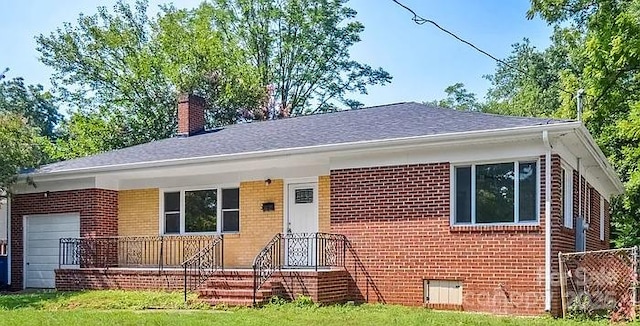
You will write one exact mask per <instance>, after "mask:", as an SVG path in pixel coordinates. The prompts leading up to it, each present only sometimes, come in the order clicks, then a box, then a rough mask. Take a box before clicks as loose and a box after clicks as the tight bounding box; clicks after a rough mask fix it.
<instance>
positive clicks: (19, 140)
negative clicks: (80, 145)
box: [0, 112, 43, 197]
mask: <svg viewBox="0 0 640 326" xmlns="http://www.w3.org/2000/svg"><path fill="white" fill-rule="evenodd" d="M42 141H43V140H42V138H41V137H40V136H39V135H38V132H37V130H36V129H35V128H33V127H31V126H30V125H29V123H28V122H27V119H26V118H23V117H22V116H20V115H18V114H15V113H6V112H4V113H3V112H0V197H3V196H6V195H8V194H11V188H12V186H13V185H14V184H15V182H16V181H17V175H18V173H19V172H20V171H21V170H23V169H25V168H33V167H36V166H37V165H38V163H39V162H40V160H41V158H42V156H41V151H40V144H41V143H42Z"/></svg>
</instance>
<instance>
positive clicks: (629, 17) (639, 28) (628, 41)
mask: <svg viewBox="0 0 640 326" xmlns="http://www.w3.org/2000/svg"><path fill="white" fill-rule="evenodd" d="M535 15H539V16H540V17H542V18H543V19H544V20H546V21H547V22H548V23H550V24H553V25H555V26H556V33H555V34H554V37H555V38H552V41H553V44H552V46H551V47H550V49H548V50H545V51H544V52H542V53H540V54H543V55H544V54H546V53H547V52H549V51H555V52H552V54H554V55H553V56H549V57H548V59H550V60H548V62H549V63H553V64H551V66H550V69H547V70H545V71H548V72H549V73H550V75H551V77H552V78H553V79H555V80H556V81H557V82H558V84H556V85H557V86H560V87H562V88H564V89H568V90H570V91H571V92H575V91H576V90H577V89H578V88H583V89H585V92H586V94H587V97H586V101H585V102H586V103H585V104H586V105H585V112H584V115H583V119H584V122H585V124H586V125H587V128H589V130H590V131H591V133H592V134H593V135H594V137H595V138H596V140H597V142H598V144H599V145H600V146H601V147H602V148H603V150H604V152H605V154H607V155H608V156H609V158H610V159H611V160H612V162H613V163H614V166H615V167H616V169H617V170H618V172H619V174H620V175H621V177H622V179H623V181H624V182H625V186H626V192H625V194H624V195H623V196H621V197H620V198H618V199H617V200H614V201H613V208H612V213H613V225H614V229H615V230H614V236H615V238H614V241H615V244H616V245H618V246H630V245H638V244H640V237H638V236H639V235H640V233H639V232H640V231H638V230H640V166H639V164H638V162H639V161H638V159H639V158H640V137H638V129H637V126H638V125H639V124H640V118H638V117H640V113H638V111H640V110H639V108H640V51H638V49H639V48H640V1H639V0H628V1H616V0H589V1H587V0H532V1H531V9H530V10H529V12H528V16H529V17H530V18H531V17H533V16H535ZM558 31H561V32H562V33H559V32H558ZM557 68H559V69H557ZM499 84H500V83H499ZM501 86H505V87H509V85H508V83H505V84H504V85H501ZM545 89H546V90H548V88H543V89H542V90H540V91H537V92H534V93H535V94H537V95H536V97H537V100H532V101H531V102H529V103H535V102H539V103H541V104H542V106H543V107H547V105H546V103H549V104H550V105H551V104H553V102H554V101H556V102H557V103H556V104H553V105H556V106H557V109H556V110H555V111H552V110H548V111H547V109H545V111H547V112H539V113H536V112H534V111H528V112H527V113H528V114H529V113H534V114H544V115H553V116H559V117H572V118H573V117H575V104H574V101H573V98H572V97H571V96H570V95H566V94H565V95H563V94H561V93H558V94H557V95H556V96H554V95H553V94H549V95H550V96H549V97H548V98H546V97H545V96H543V95H544V90H545ZM522 94H524V92H523V91H521V90H518V91H517V95H513V96H509V97H508V98H509V99H513V98H516V97H517V96H521V95H522ZM541 99H542V100H541ZM545 99H546V100H545ZM552 107H553V106H548V108H549V109H551V108H552Z"/></svg>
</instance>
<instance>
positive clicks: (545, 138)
mask: <svg viewBox="0 0 640 326" xmlns="http://www.w3.org/2000/svg"><path fill="white" fill-rule="evenodd" d="M542 142H543V143H544V145H545V147H546V148H547V152H546V154H545V157H544V310H545V311H551V262H552V260H551V149H552V147H551V143H550V142H549V132H548V131H547V130H543V131H542Z"/></svg>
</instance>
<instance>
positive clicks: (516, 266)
mask: <svg viewBox="0 0 640 326" xmlns="http://www.w3.org/2000/svg"><path fill="white" fill-rule="evenodd" d="M541 163H542V165H544V161H542V162H541ZM541 170H542V172H541V179H542V182H541V184H544V166H542V169H541ZM449 198H450V164H449V163H438V164H417V165H400V166H390V167H373V168H356V169H344V170H333V171H331V230H332V232H334V233H341V234H345V235H346V236H347V237H348V238H349V240H350V241H351V244H352V246H353V252H354V255H349V259H348V269H349V270H350V271H351V273H352V277H353V279H354V281H355V282H354V283H355V284H354V288H352V290H355V291H356V292H357V294H358V295H359V297H360V298H361V299H363V300H366V301H381V302H387V303H400V304H407V305H416V306H417V305H422V304H423V280H424V279H448V280H461V281H462V282H463V307H462V308H463V309H465V310H475V311H487V312H494V313H514V314H541V313H543V311H544V203H543V202H542V201H541V203H540V204H541V205H540V207H541V209H540V212H541V216H540V219H541V222H542V223H541V224H540V226H506V227H505V226H502V227H499V226H484V227H482V226H480V227H451V226H450V211H449V209H450V207H449ZM542 198H544V193H543V194H542ZM354 257H357V259H355V258H354Z"/></svg>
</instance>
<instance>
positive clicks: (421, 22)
mask: <svg viewBox="0 0 640 326" xmlns="http://www.w3.org/2000/svg"><path fill="white" fill-rule="evenodd" d="M391 1H393V2H395V3H396V4H397V5H398V6H400V7H402V8H404V9H406V10H407V11H408V12H410V13H411V14H412V15H413V18H411V20H413V22H414V23H416V24H418V25H424V24H426V23H429V24H431V25H433V26H435V27H436V28H437V29H439V30H441V31H442V32H444V33H446V34H449V35H450V36H452V37H453V38H455V39H456V40H458V41H460V42H462V43H464V44H466V45H468V46H470V47H472V48H473V49H474V50H476V51H478V52H480V53H482V54H484V55H485V56H487V57H489V58H491V59H493V60H494V61H496V62H497V63H500V64H503V65H505V66H506V67H508V68H511V69H513V70H516V71H518V72H520V73H521V74H524V75H526V76H528V77H530V78H532V79H533V80H535V81H536V82H537V81H538V80H537V79H536V78H535V77H534V76H532V75H530V74H529V72H527V71H526V70H524V69H521V68H519V67H516V66H514V65H512V64H510V63H508V62H506V61H504V60H502V59H499V58H497V57H495V56H493V55H491V54H490V53H489V52H487V51H485V50H482V49H480V48H479V47H477V46H475V45H474V44H473V43H471V42H469V41H467V40H465V39H463V38H461V37H459V36H458V35H456V34H455V33H453V32H451V31H449V30H447V29H446V28H444V27H442V26H440V25H438V23H436V22H435V21H433V20H431V19H427V18H424V17H421V16H420V15H418V14H417V13H416V12H415V11H414V10H413V9H411V8H409V7H408V6H406V5H404V4H402V3H401V2H400V1H398V0H391ZM551 87H553V88H555V89H557V90H559V91H562V92H565V93H567V94H569V95H571V97H572V98H573V96H574V94H573V92H570V91H568V90H566V89H564V88H562V87H560V86H557V85H551Z"/></svg>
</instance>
